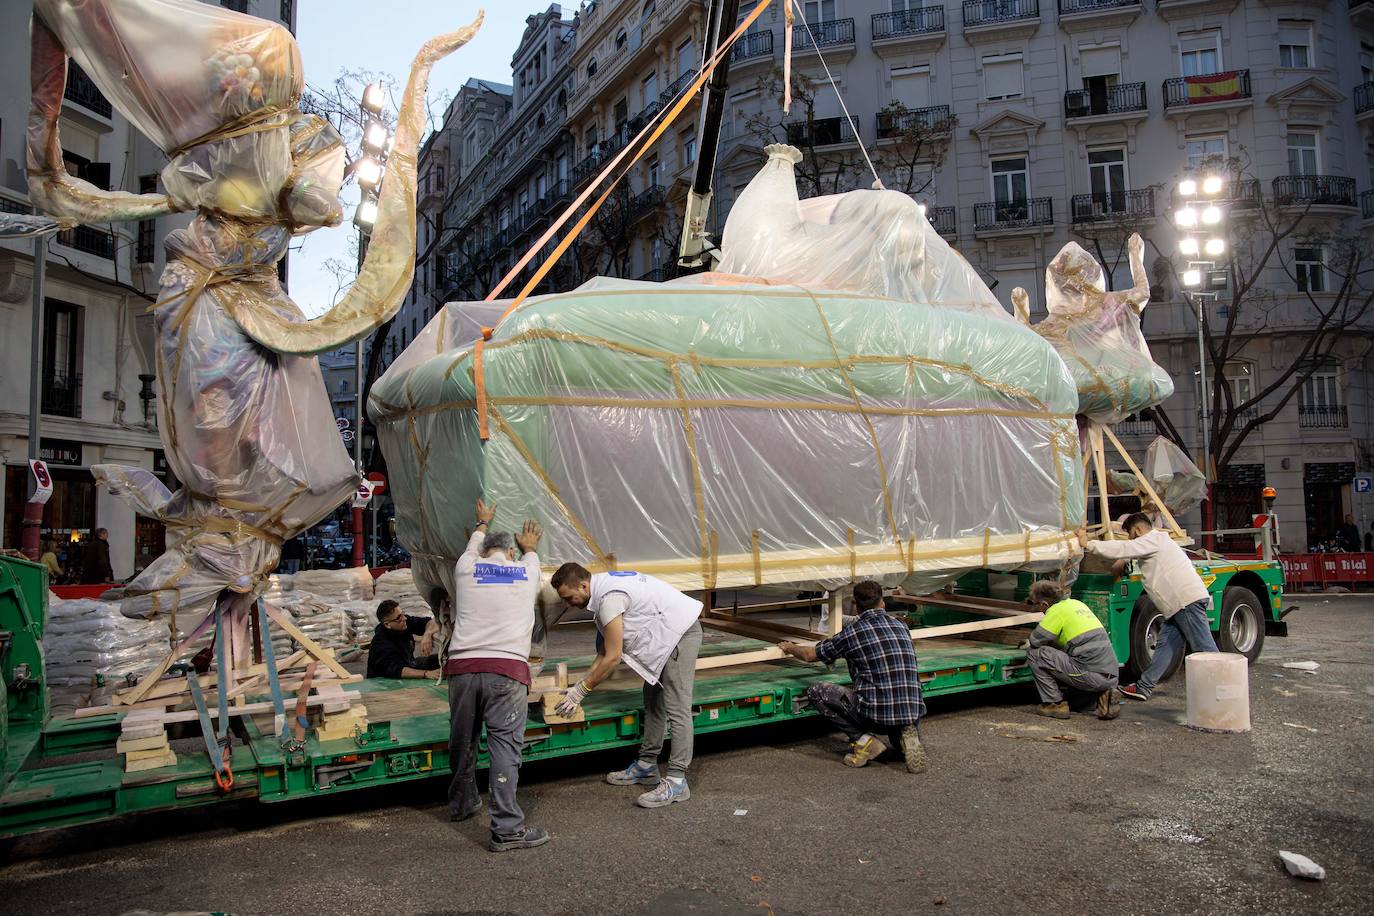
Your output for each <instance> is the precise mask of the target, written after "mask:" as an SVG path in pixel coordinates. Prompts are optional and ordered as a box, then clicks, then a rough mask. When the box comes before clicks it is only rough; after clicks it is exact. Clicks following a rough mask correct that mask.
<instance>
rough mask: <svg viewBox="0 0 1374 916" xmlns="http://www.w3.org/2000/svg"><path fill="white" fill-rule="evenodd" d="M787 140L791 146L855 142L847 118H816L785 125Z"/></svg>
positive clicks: (804, 146)
mask: <svg viewBox="0 0 1374 916" xmlns="http://www.w3.org/2000/svg"><path fill="white" fill-rule="evenodd" d="M787 142H788V143H789V144H791V145H792V146H796V147H800V148H803V149H804V148H806V147H808V146H839V145H840V144H843V143H857V142H859V141H858V139H857V138H856V137H855V136H854V130H853V128H851V127H850V126H849V119H848V118H816V119H815V120H813V121H811V122H809V123H808V122H806V121H796V122H793V123H791V124H788V125H787Z"/></svg>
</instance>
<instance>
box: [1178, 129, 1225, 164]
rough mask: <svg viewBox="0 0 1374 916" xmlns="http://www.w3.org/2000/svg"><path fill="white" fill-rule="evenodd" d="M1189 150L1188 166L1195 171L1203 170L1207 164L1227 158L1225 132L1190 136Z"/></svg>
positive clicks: (1188, 141)
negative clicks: (1213, 134) (1206, 135)
mask: <svg viewBox="0 0 1374 916" xmlns="http://www.w3.org/2000/svg"><path fill="white" fill-rule="evenodd" d="M1187 150H1188V168H1189V169H1191V170H1192V171H1194V172H1198V171H1202V169H1203V168H1204V167H1205V166H1207V165H1212V164H1214V163H1215V162H1216V161H1218V160H1222V159H1225V158H1226V137H1225V135H1223V134H1218V135H1215V136H1209V137H1189V138H1188V140H1187Z"/></svg>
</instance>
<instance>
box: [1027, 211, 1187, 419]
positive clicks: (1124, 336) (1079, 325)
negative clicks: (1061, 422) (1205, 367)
mask: <svg viewBox="0 0 1374 916" xmlns="http://www.w3.org/2000/svg"><path fill="white" fill-rule="evenodd" d="M1127 245H1128V256H1129V260H1130V265H1131V279H1132V280H1133V281H1134V285H1133V286H1132V287H1131V288H1130V289H1126V290H1120V291H1114V292H1110V293H1109V292H1107V284H1106V282H1105V281H1104V279H1103V273H1102V267H1101V265H1100V264H1098V263H1097V261H1096V260H1094V259H1093V257H1092V256H1091V255H1090V254H1088V253H1087V252H1086V251H1084V250H1083V248H1082V247H1081V246H1079V245H1078V244H1077V243H1076V242H1070V243H1069V244H1067V245H1065V246H1064V247H1063V248H1062V249H1061V250H1060V252H1059V254H1057V255H1055V256H1054V260H1052V261H1050V264H1049V267H1047V268H1046V269H1045V296H1046V307H1047V309H1048V311H1049V317H1048V318H1046V319H1044V320H1043V321H1041V322H1040V323H1039V324H1037V325H1035V331H1036V333H1038V334H1039V335H1040V336H1042V337H1044V338H1045V339H1046V340H1048V341H1050V343H1052V344H1054V347H1055V349H1056V350H1058V351H1059V355H1060V356H1062V357H1064V362H1066V363H1068V366H1069V371H1070V372H1072V373H1073V377H1074V381H1075V382H1076V383H1077V384H1078V412H1079V413H1081V414H1083V415H1085V416H1086V417H1087V418H1088V419H1090V420H1094V421H1096V422H1098V423H1116V422H1118V421H1120V420H1122V419H1124V418H1126V417H1127V416H1129V415H1131V414H1133V413H1136V412H1137V411H1140V410H1144V409H1145V408H1147V407H1153V406H1155V405H1156V404H1160V403H1163V401H1164V400H1165V399H1166V398H1168V397H1169V395H1171V394H1173V392H1174V383H1173V380H1172V379H1170V378H1169V375H1168V373H1166V372H1165V371H1164V370H1163V369H1162V368H1160V367H1159V366H1158V365H1156V364H1155V361H1154V359H1153V357H1151V356H1150V348H1149V346H1148V345H1147V344H1146V343H1145V335H1143V334H1142V333H1141V331H1140V313H1141V312H1142V311H1143V310H1144V308H1145V305H1146V303H1148V302H1149V301H1150V280H1149V277H1148V275H1147V274H1146V273H1145V243H1144V242H1143V241H1141V238H1140V236H1139V235H1135V234H1132V235H1131V237H1130V240H1129V241H1128V243H1127ZM1013 298H1014V299H1015V301H1016V302H1017V310H1018V311H1020V312H1022V313H1023V317H1024V314H1025V313H1026V312H1028V309H1027V308H1026V307H1025V305H1024V303H1026V302H1027V297H1026V291H1025V290H1023V289H1020V288H1019V287H1018V288H1017V289H1016V290H1015V291H1014V292H1013Z"/></svg>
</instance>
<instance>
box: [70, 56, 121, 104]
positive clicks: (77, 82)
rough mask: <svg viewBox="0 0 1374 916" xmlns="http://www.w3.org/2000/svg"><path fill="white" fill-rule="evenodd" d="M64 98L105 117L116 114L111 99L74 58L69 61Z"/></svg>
mask: <svg viewBox="0 0 1374 916" xmlns="http://www.w3.org/2000/svg"><path fill="white" fill-rule="evenodd" d="M62 98H64V99H66V100H67V101H69V102H75V103H76V104H78V105H80V106H81V107H82V108H85V109H87V110H88V111H93V112H95V113H96V114H98V115H100V116H101V117H103V118H108V117H110V116H112V115H113V114H114V107H113V106H112V105H110V100H109V99H107V98H105V95H104V94H103V93H102V92H101V91H100V90H99V89H98V88H97V87H96V85H95V82H94V81H92V80H91V78H90V77H89V76H87V75H86V71H85V70H82V69H81V67H79V66H78V65H77V63H76V61H74V60H68V61H67V88H66V89H64V90H63V91H62Z"/></svg>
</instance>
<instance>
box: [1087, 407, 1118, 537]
mask: <svg viewBox="0 0 1374 916" xmlns="http://www.w3.org/2000/svg"><path fill="white" fill-rule="evenodd" d="M1088 444H1089V446H1090V447H1091V448H1092V452H1093V467H1094V469H1096V471H1097V504H1098V512H1099V513H1100V514H1101V516H1102V524H1104V525H1106V526H1107V528H1106V531H1107V540H1109V541H1114V540H1116V533H1115V532H1114V531H1112V516H1111V510H1110V509H1109V508H1108V506H1107V459H1106V457H1105V456H1104V455H1103V454H1102V425H1101V424H1100V423H1094V424H1092V425H1091V426H1089V427H1088Z"/></svg>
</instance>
